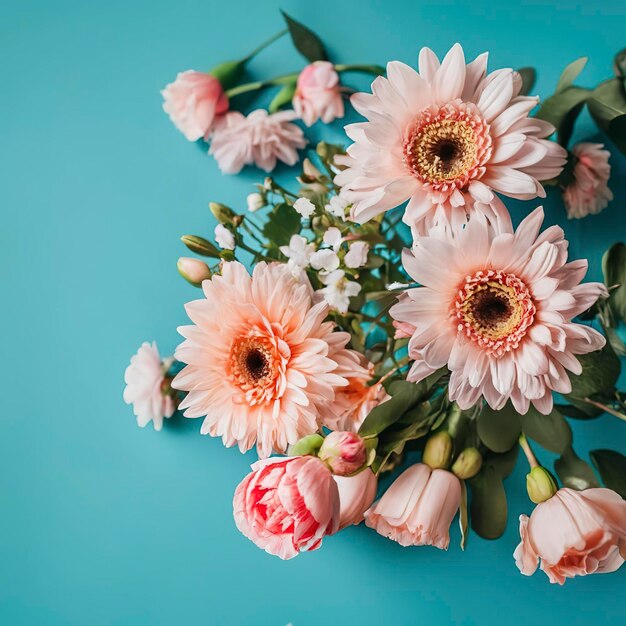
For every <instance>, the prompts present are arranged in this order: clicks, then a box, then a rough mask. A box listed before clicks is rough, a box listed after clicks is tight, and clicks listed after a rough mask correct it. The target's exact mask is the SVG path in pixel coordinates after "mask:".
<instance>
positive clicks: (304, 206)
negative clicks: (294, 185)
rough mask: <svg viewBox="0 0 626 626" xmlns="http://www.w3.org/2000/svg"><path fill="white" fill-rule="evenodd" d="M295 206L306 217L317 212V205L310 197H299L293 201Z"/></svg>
mask: <svg viewBox="0 0 626 626" xmlns="http://www.w3.org/2000/svg"><path fill="white" fill-rule="evenodd" d="M293 208H294V209H295V210H296V211H298V213H300V215H302V217H304V218H306V219H308V218H309V217H311V215H313V213H314V212H315V205H314V204H313V203H312V202H311V201H310V200H309V199H308V198H298V199H297V200H296V201H295V202H294V203H293Z"/></svg>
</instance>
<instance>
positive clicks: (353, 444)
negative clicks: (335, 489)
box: [318, 431, 368, 476]
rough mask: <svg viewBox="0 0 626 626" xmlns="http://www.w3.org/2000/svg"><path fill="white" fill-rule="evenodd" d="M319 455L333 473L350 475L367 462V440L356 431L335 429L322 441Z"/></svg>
mask: <svg viewBox="0 0 626 626" xmlns="http://www.w3.org/2000/svg"><path fill="white" fill-rule="evenodd" d="M318 456H319V458H320V459H322V461H324V463H326V465H328V467H329V468H330V469H331V471H332V472H333V474H336V475H337V476H350V475H352V474H354V473H356V472H358V471H359V470H360V469H362V468H363V466H364V465H365V464H366V463H367V456H368V454H367V448H366V445H365V441H364V440H363V439H362V438H361V437H359V436H358V435H357V434H356V433H352V432H348V431H346V432H341V431H334V432H332V433H330V434H329V435H328V436H327V437H326V438H325V439H324V443H322V447H321V448H320V451H319V452H318Z"/></svg>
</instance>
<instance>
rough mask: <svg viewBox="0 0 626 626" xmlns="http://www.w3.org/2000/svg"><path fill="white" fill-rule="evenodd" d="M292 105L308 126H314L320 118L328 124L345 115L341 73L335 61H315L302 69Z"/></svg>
mask: <svg viewBox="0 0 626 626" xmlns="http://www.w3.org/2000/svg"><path fill="white" fill-rule="evenodd" d="M293 108H294V109H295V111H296V113H297V115H298V117H300V118H301V119H302V121H303V122H304V123H305V124H306V125H307V126H312V125H313V124H315V122H317V120H319V119H321V120H322V122H324V124H329V123H330V122H332V121H333V120H334V119H336V118H338V117H343V115H344V107H343V99H342V97H341V86H340V84H339V75H338V74H337V72H336V71H335V67H334V66H333V64H332V63H329V62H328V61H315V63H311V65H307V66H306V67H305V68H304V69H303V70H302V72H300V75H299V76H298V84H297V86H296V93H295V95H294V97H293Z"/></svg>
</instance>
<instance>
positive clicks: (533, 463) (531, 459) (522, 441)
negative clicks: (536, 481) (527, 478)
mask: <svg viewBox="0 0 626 626" xmlns="http://www.w3.org/2000/svg"><path fill="white" fill-rule="evenodd" d="M518 441H519V445H520V448H521V449H522V450H523V452H524V454H525V455H526V459H527V460H528V465H530V467H531V469H532V468H534V467H540V465H541V464H540V463H539V461H537V457H536V456H535V453H534V452H533V451H532V448H531V447H530V444H529V443H528V439H526V435H525V434H524V433H522V434H521V435H520V436H519V439H518Z"/></svg>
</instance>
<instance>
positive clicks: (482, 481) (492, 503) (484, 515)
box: [469, 465, 508, 539]
mask: <svg viewBox="0 0 626 626" xmlns="http://www.w3.org/2000/svg"><path fill="white" fill-rule="evenodd" d="M469 484H470V487H471V489H472V500H471V504H470V515H471V520H472V528H473V529H474V530H475V531H476V533H477V534H478V535H479V536H480V537H482V538H483V539H497V538H498V537H501V536H502V534H503V533H504V530H505V528H506V520H507V515H508V511H507V504H506V493H505V491H504V485H503V484H502V479H501V478H500V476H499V475H498V474H497V473H496V471H495V469H494V468H493V467H492V466H491V465H486V466H485V467H483V469H482V470H481V471H480V472H479V473H478V474H477V475H476V476H474V478H472V479H471V480H470V481H469Z"/></svg>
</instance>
